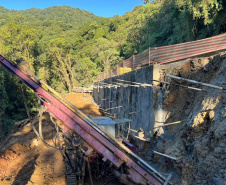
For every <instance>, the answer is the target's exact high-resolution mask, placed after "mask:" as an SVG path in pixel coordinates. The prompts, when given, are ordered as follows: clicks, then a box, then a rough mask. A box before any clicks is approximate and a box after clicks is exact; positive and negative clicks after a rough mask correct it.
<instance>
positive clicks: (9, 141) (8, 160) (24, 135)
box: [0, 94, 101, 185]
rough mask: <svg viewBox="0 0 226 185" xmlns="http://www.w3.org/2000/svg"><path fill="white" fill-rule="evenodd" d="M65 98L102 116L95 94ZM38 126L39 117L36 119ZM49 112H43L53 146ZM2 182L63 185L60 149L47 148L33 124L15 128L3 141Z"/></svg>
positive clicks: (45, 132)
mask: <svg viewBox="0 0 226 185" xmlns="http://www.w3.org/2000/svg"><path fill="white" fill-rule="evenodd" d="M66 98H67V99H68V100H69V101H71V103H73V104H74V105H75V106H77V107H78V108H80V109H81V110H82V111H84V112H85V113H86V114H89V115H91V116H100V115H101V114H100V113H99V111H98V107H96V106H95V105H93V104H92V97H83V94H70V95H67V96H66ZM34 123H35V124H36V126H37V123H38V119H35V120H34ZM48 123H50V120H49V116H48V114H45V115H43V125H44V127H43V135H44V138H45V139H46V141H47V142H48V143H49V144H51V145H53V144H54V142H55V140H54V136H55V130H54V128H53V127H52V126H51V125H50V124H48ZM0 184H1V185H10V184H13V185H25V184H28V185H31V184H34V185H43V184H47V185H58V184H61V185H64V184H65V166H64V162H63V159H62V156H61V155H60V152H59V151H57V150H55V149H51V148H47V147H46V146H45V145H44V144H43V143H42V142H41V141H40V140H39V139H38V138H37V136H36V135H35V133H34V132H33V130H32V128H31V125H30V123H28V124H27V125H25V126H24V127H15V128H14V129H13V131H12V132H11V133H10V134H9V135H8V136H7V137H6V138H5V139H4V140H3V141H2V142H1V143H0Z"/></svg>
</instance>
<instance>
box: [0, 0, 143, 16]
mask: <svg viewBox="0 0 226 185" xmlns="http://www.w3.org/2000/svg"><path fill="white" fill-rule="evenodd" d="M143 4H144V3H143V1H142V0H111V1H110V0H19V1H18V0H0V6H3V7H5V8H7V9H14V10H26V9H29V8H40V9H45V8H48V7H51V6H61V5H67V6H71V7H73V8H79V9H82V10H87V11H89V12H92V13H94V14H95V15H97V16H103V17H113V16H114V15H124V14H125V13H126V12H128V11H132V9H133V8H134V7H135V6H138V5H143Z"/></svg>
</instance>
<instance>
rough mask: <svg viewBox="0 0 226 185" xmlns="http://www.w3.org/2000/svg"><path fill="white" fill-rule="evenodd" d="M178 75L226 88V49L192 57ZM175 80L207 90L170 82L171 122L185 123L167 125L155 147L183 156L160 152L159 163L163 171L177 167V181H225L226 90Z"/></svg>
mask: <svg viewBox="0 0 226 185" xmlns="http://www.w3.org/2000/svg"><path fill="white" fill-rule="evenodd" d="M171 74H173V73H171ZM173 75H175V71H174V74H173ZM177 75H178V76H181V77H184V78H188V79H193V80H196V81H201V82H205V83H208V84H213V85H217V86H222V87H226V54H225V53H222V54H219V55H216V56H211V57H206V58H197V59H192V60H188V61H187V62H186V63H185V64H184V65H183V67H182V68H180V69H177ZM172 82H178V83H181V84H183V85H189V86H193V87H197V88H202V89H203V90H204V91H201V92H200V91H194V90H189V89H186V88H182V87H175V86H170V87H167V86H166V87H165V88H166V89H165V90H166V92H167V93H166V98H165V101H164V107H165V110H166V111H165V112H166V114H165V119H166V123H171V122H175V121H181V123H180V124H176V125H172V126H168V127H164V136H163V137H162V138H159V139H158V142H157V144H156V147H155V150H157V151H159V152H162V153H165V154H168V155H170V156H173V157H177V158H179V160H177V161H174V160H166V159H164V158H161V157H159V156H155V160H156V162H157V163H159V164H162V165H160V168H159V170H161V171H162V172H163V173H164V172H166V171H172V172H174V177H177V181H174V183H175V184H183V185H207V184H209V185H213V184H214V185H225V184H226V91H225V90H219V89H214V88H210V87H204V86H200V85H194V84H191V83H184V82H181V81H178V80H172ZM166 163H167V166H168V169H167V170H166ZM178 179H179V180H178Z"/></svg>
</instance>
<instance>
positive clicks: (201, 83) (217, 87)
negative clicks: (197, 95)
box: [166, 74, 223, 90]
mask: <svg viewBox="0 0 226 185" xmlns="http://www.w3.org/2000/svg"><path fill="white" fill-rule="evenodd" d="M166 76H167V77H170V78H174V79H177V80H183V81H187V82H191V83H195V84H199V85H204V86H208V87H212V88H216V89H220V90H223V87H220V86H216V85H211V84H207V83H203V82H198V81H195V80H190V79H186V78H182V77H178V76H173V75H168V74H166Z"/></svg>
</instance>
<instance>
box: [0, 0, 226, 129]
mask: <svg viewBox="0 0 226 185" xmlns="http://www.w3.org/2000/svg"><path fill="white" fill-rule="evenodd" d="M144 2H145V3H147V4H146V5H145V6H137V7H135V8H134V9H133V10H132V11H130V12H127V13H126V14H125V15H123V16H118V15H116V16H114V17H112V18H103V17H98V16H95V15H94V14H92V13H90V12H87V11H84V10H79V9H75V8H71V7H68V6H56V7H51V8H47V9H44V10H40V9H35V8H32V9H29V10H24V11H15V10H8V9H6V8H4V7H0V54H2V55H3V56H4V57H5V58H7V59H9V60H12V61H15V60H16V59H17V58H23V59H24V60H26V61H28V62H29V63H30V65H31V68H32V69H33V70H34V71H35V73H36V74H37V75H38V76H39V77H41V78H42V79H43V80H45V81H46V82H47V83H48V84H49V85H51V86H52V87H53V88H55V89H56V90H57V91H59V92H71V91H73V89H74V88H75V87H76V86H82V85H89V84H92V83H93V81H94V80H95V78H96V75H97V74H98V73H99V72H102V71H104V70H108V69H109V68H110V67H111V66H114V65H116V64H118V63H119V62H120V61H121V60H123V59H126V58H129V57H130V56H131V55H134V54H137V53H140V52H142V51H144V50H145V49H147V48H148V47H155V46H163V45H169V44H176V43H181V42H186V41H192V40H197V39H202V38H206V37H210V36H213V35H216V34H219V33H223V32H225V31H226V12H225V10H226V2H225V1H222V0H188V1H187V0H154V1H144ZM0 69H1V70H0V92H1V93H0V97H1V98H0V101H1V104H0V112H1V115H0V127H1V126H2V124H1V123H3V122H4V123H5V120H18V119H21V118H22V117H23V116H25V115H26V114H25V110H24V109H23V108H22V107H23V105H22V101H21V96H20V95H19V94H20V93H19V92H20V91H19V86H18V83H19V81H18V80H16V79H14V78H13V77H12V76H11V75H9V74H8V73H7V72H6V71H5V70H4V69H3V68H2V67H1V68H0ZM26 93H27V96H28V97H30V99H29V103H30V106H33V107H34V106H35V103H34V101H32V99H33V97H32V95H31V94H30V90H29V89H27V90H26ZM15 94H16V95H15ZM12 110H13V111H14V113H15V114H14V115H12V113H11V112H12ZM4 125H5V124H4ZM4 125H3V126H4Z"/></svg>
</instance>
